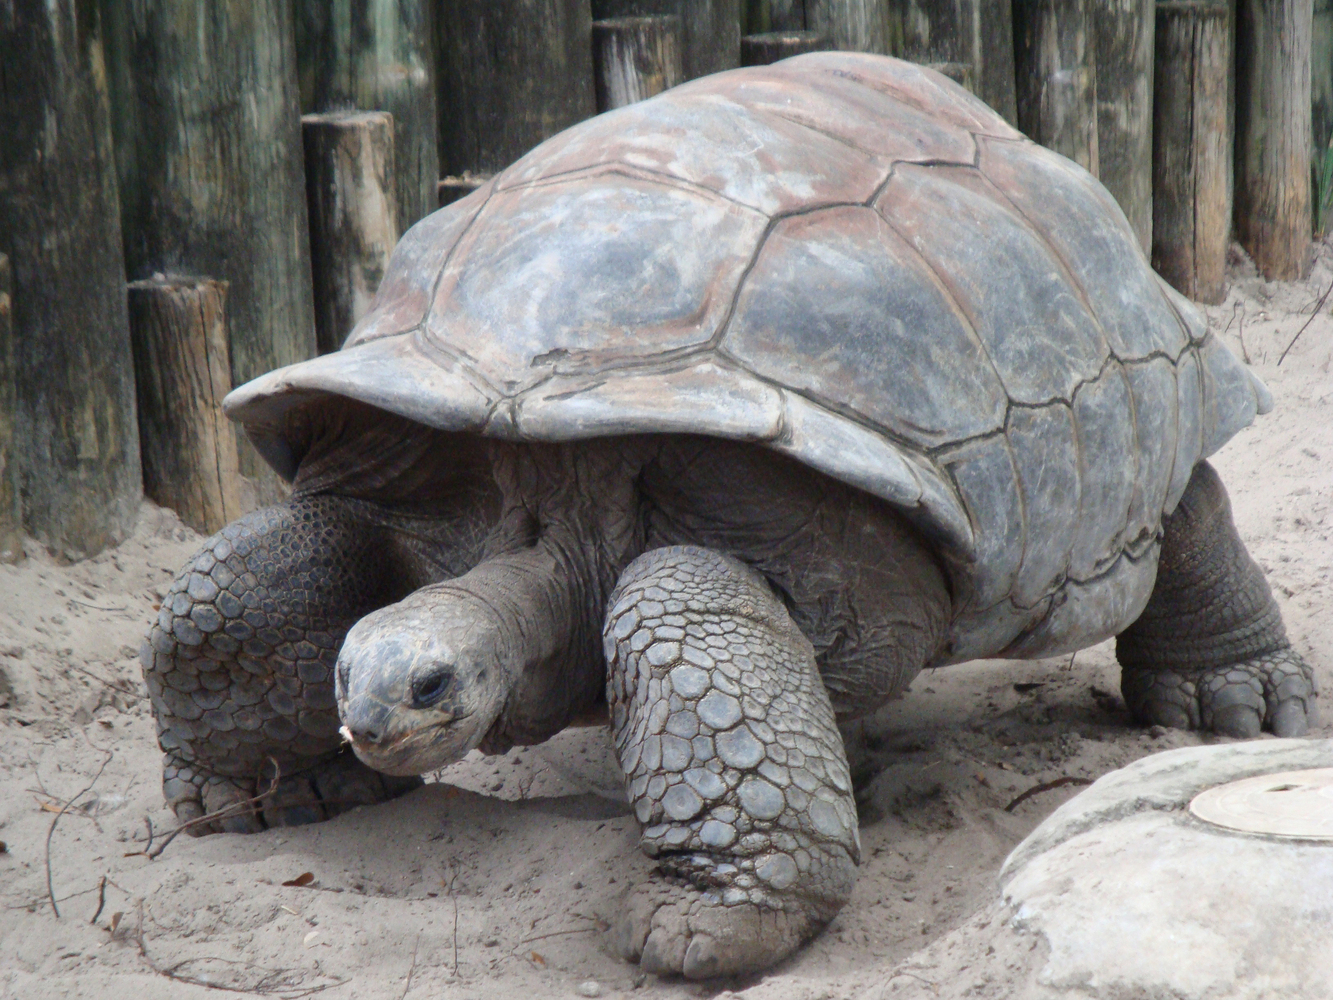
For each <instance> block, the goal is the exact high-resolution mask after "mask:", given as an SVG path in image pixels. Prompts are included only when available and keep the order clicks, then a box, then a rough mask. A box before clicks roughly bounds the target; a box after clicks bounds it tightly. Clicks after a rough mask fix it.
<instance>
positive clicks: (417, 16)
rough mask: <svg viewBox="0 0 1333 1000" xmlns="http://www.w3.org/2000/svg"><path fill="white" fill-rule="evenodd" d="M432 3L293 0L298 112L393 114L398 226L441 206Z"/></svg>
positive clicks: (401, 228)
mask: <svg viewBox="0 0 1333 1000" xmlns="http://www.w3.org/2000/svg"><path fill="white" fill-rule="evenodd" d="M433 7H434V5H433V3H432V2H431V0H296V3H295V15H296V60H297V69H298V79H299V80H300V85H301V110H302V112H304V113H307V114H310V113H315V112H321V111H352V110H359V111H387V112H389V113H390V114H391V115H393V145H394V151H393V163H394V178H395V181H394V191H395V195H396V199H397V203H398V220H397V227H398V231H399V232H400V233H403V232H406V231H407V229H408V227H409V226H411V225H412V223H414V222H416V221H417V220H418V219H420V218H421V217H422V216H425V215H429V214H430V213H431V212H433V211H435V208H436V192H435V184H436V182H437V181H438V180H439V177H440V161H439V137H438V135H437V132H436V130H437V129H438V127H439V125H438V122H437V121H436V113H435V41H434V39H435V30H434V21H435V19H434V15H433Z"/></svg>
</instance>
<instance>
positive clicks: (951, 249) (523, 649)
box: [143, 53, 1315, 977]
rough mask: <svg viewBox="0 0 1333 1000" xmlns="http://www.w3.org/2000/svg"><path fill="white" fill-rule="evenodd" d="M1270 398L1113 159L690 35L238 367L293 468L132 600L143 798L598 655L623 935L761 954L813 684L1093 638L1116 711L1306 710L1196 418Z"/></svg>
mask: <svg viewBox="0 0 1333 1000" xmlns="http://www.w3.org/2000/svg"><path fill="white" fill-rule="evenodd" d="M1270 405H1271V400H1270V397H1269V395H1268V393H1267V390H1266V389H1264V387H1263V386H1262V384H1260V383H1259V382H1258V381H1257V380H1256V379H1254V378H1253V377H1252V376H1251V375H1250V374H1249V373H1248V372H1247V370H1246V369H1245V368H1244V367H1242V366H1241V365H1240V364H1239V363H1238V362H1237V361H1236V359H1235V358H1234V357H1233V356H1232V355H1231V354H1230V353H1229V352H1228V351H1227V349H1226V348H1225V347H1224V346H1223V345H1222V344H1221V343H1220V342H1219V341H1218V338H1217V337H1216V336H1215V335H1213V334H1210V333H1209V331H1208V327H1207V325H1206V323H1205V322H1204V320H1203V319H1202V317H1201V316H1200V314H1199V313H1198V312H1197V311H1196V310H1195V308H1194V307H1193V306H1191V305H1190V303H1188V302H1187V301H1185V300H1184V299H1182V298H1181V297H1180V296H1179V295H1177V294H1176V293H1175V292H1173V291H1172V290H1171V289H1170V288H1168V287H1167V286H1166V285H1165V284H1163V283H1162V282H1161V281H1160V280H1159V279H1158V278H1157V277H1156V276H1155V275H1154V274H1153V273H1152V271H1151V270H1150V269H1149V267H1148V265H1147V263H1146V262H1145V260H1144V257H1143V254H1142V252H1141V251H1140V249H1139V247H1138V245H1137V243H1136V241H1135V238H1134V235H1133V233H1132V232H1131V231H1130V229H1129V227H1128V225H1127V224H1126V222H1125V219H1124V216H1123V215H1122V213H1121V211H1120V209H1119V208H1117V207H1116V204H1115V202H1114V201H1113V200H1112V199H1111V197H1110V196H1109V195H1108V194H1107V192H1106V191H1105V190H1104V189H1103V188H1102V187H1101V186H1100V185H1099V184H1098V183H1097V182H1096V181H1095V180H1094V179H1093V178H1092V177H1091V176H1090V175H1089V174H1087V173H1086V172H1084V171H1083V170H1082V169H1080V168H1079V167H1077V166H1075V165H1074V164H1072V163H1070V162H1069V161H1067V160H1064V159H1062V158H1061V157H1059V156H1057V155H1055V154H1053V153H1051V152H1049V151H1047V150H1045V149H1042V148H1041V147H1039V146H1036V145H1034V144H1033V143H1031V142H1029V141H1027V140H1026V139H1024V138H1023V136H1021V135H1019V134H1018V133H1017V132H1015V131H1014V130H1013V129H1012V128H1010V127H1009V126H1008V125H1006V124H1005V123H1004V121H1002V120H1001V119H1000V118H999V117H998V116H997V115H996V114H994V113H993V112H992V111H991V110H990V109H988V108H987V107H986V106H985V105H983V104H981V103H980V102H979V101H977V100H975V99H974V98H973V97H971V96H970V95H969V94H968V93H966V92H965V91H964V90H962V89H961V88H959V87H957V86H956V85H954V84H953V83H951V82H949V81H948V80H946V79H945V78H943V77H942V76H939V75H937V74H935V73H933V72H931V71H929V70H926V69H923V68H920V67H917V66H913V65H910V64H908V63H904V62H898V61H895V60H892V59H888V58H883V57H878V56H869V55H859V54H851V53H819V54H812V55H806V56H801V57H799V58H795V59H791V60H788V61H785V62H782V63H779V64H777V65H774V66H770V67H764V68H752V69H744V70H738V71H734V72H728V73H723V74H720V75H717V76H712V77H707V78H705V79H700V80H696V81H694V82H692V83H689V84H686V85H684V86H681V87H677V88H675V89H674V90H671V91H669V92H667V93H665V94H663V95H661V96H658V97H656V98H654V99H652V100H650V101H646V102H643V103H641V104H636V105H633V106H631V107H627V108H623V109H620V110H617V111H614V112H611V113H609V114H605V115H601V116H599V117H597V118H594V119H592V120H590V121H586V122H584V123H582V124H580V125H578V126H575V127H574V128H571V129H569V130H568V131H566V132H563V133H561V134H559V135H557V136H555V137H554V138H552V139H550V140H549V141H547V142H545V143H544V144H543V145H541V146H539V147H538V148H536V149H535V150H533V151H532V152H531V153H529V154H528V155H526V156H524V157H523V158H522V159H520V160H519V161H517V162H516V163H514V164H513V165H512V166H511V167H509V168H508V169H507V170H505V171H503V172H502V173H500V174H499V175H498V176H496V177H495V178H494V179H493V180H491V181H490V182H488V183H487V184H486V185H485V186H483V187H482V188H480V189H479V190H478V191H476V192H475V193H474V194H472V195H471V196H469V197H467V198H465V199H463V200H462V201H460V202H457V203H456V204H454V205H451V206H449V207H448V208H445V209H443V210H441V211H439V212H437V213H435V214H434V215H432V216H430V217H429V218H427V219H425V220H424V221H422V222H421V223H419V224H418V225H416V226H415V227H413V228H412V229H411V230H410V231H409V232H408V233H407V235H406V236H404V237H403V239H402V242H401V243H400V244H399V245H398V248H397V249H396V250H395V252H394V254H393V258H392V261H391V263H390V265H389V269H388V273H387V274H386V275H385V277H384V281H383V284H382V287H381V289H380V291H379V295H378V298H377V300H376V302H375V305H374V307H373V309H372V310H371V312H370V313H369V314H368V315H367V316H366V317H365V318H364V319H363V320H362V321H361V322H360V323H359V324H358V325H357V327H356V329H355V330H354V331H353V332H352V334H351V336H350V337H349V339H348V341H347V343H346V345H345V346H344V347H343V349H342V350H341V351H338V352H336V353H333V354H330V355H326V356H324V357H320V358H317V359H314V360H311V361H307V362H304V363H301V364H298V365H294V366H291V367H288V368H284V369H281V370H279V371H275V372H272V373H271V374H269V375H266V376H264V377H262V378H259V379H257V380H255V381H253V382H251V383H249V384H248V385H245V386H242V387H241V388H239V389H237V390H236V391H235V392H233V393H232V395H231V396H230V397H229V399H228V401H227V410H228V412H229V414H230V415H231V416H232V417H233V418H235V419H237V420H239V421H240V422H241V423H242V424H243V425H244V426H245V430H246V432H247V434H248V435H249V438H250V440H251V441H253V442H254V444H255V445H256V446H257V447H258V449H259V450H260V452H261V453H262V454H263V455H264V456H265V457H266V458H267V460H268V461H269V462H270V463H271V464H272V465H273V466H274V468H275V469H276V470H277V471H278V472H279V473H281V474H282V475H283V476H285V477H286V478H288V479H289V480H290V481H291V483H292V493H291V498H290V499H289V500H288V501H287V502H285V503H282V504H279V505H277V506H275V507H270V508H268V509H266V510H260V511H257V512H255V513H252V514H249V515H247V516H246V517H243V518H241V519H240V520H239V521H236V522H235V523H234V524H232V525H230V526H228V527H227V528H225V529H224V530H223V531H221V532H220V533H219V534H217V535H215V536H214V537H213V538H211V539H209V540H208V542H207V543H206V544H205V546H204V548H203V550H202V552H201V553H200V554H199V555H198V556H197V557H196V558H195V559H194V560H193V561H192V562H191V563H190V564H189V565H188V566H186V567H185V569H184V570H183V571H182V572H181V575H180V576H179V578H178V579H177V580H176V582H175V584H174V585H173V587H172V589H171V592H170V594H169V595H168V597H167V598H166V600H165V601H164V602H163V606H162V610H161V615H160V617H159V619H158V622H157V624H156V625H154V626H153V627H152V630H151V632H150V634H149V637H148V639H147V642H146V644H145V647H144V653H143V664H144V671H145V676H146V679H147V683H148V687H149V690H150V691H151V694H152V702H153V708H154V711H155V713H156V716H157V724H158V733H159V740H160V742H161V746H162V749H163V750H164V751H165V753H166V762H165V778H164V782H163V785H164V790H165V794H166V798H167V801H168V802H169V803H170V804H171V805H172V806H173V807H174V809H175V811H176V814H177V816H178V817H180V818H181V819H182V820H186V819H193V818H199V817H204V816H205V815H206V814H209V813H213V812H215V811H217V810H224V812H223V813H222V815H221V816H220V817H217V818H216V819H213V820H209V821H207V822H204V823H200V824H197V826H196V828H195V832H200V831H202V830H240V831H246V830H258V829H262V828H264V827H265V826H274V825H281V824H295V823H304V822H311V821H315V820H319V819H323V818H325V817H326V816H330V815H333V814H335V813H337V812H339V811H340V810H343V809H346V808H348V807H350V806H351V805H354V804H358V803H368V802H374V801H379V800H382V799H385V798H388V797H390V796H392V795H394V794H397V793H399V792H400V791H402V790H403V789H405V788H407V787H412V785H413V784H414V783H415V782H416V781H418V780H419V779H418V778H416V777H414V776H417V775H420V774H422V773H424V772H427V771H430V770H432V769H435V768H438V767H440V766H442V765H444V764H447V763H449V762H451V761H455V760H458V759H459V758H460V757H462V756H463V755H464V754H466V753H467V752H468V751H469V750H472V749H473V748H480V749H481V750H483V751H485V752H488V753H501V752H503V751H505V750H506V749H507V748H509V747H510V746H512V745H514V744H531V743H536V742H539V741H542V740H545V739H547V738H549V737H550V736H551V735H552V734H554V733H556V732H558V731H559V730H561V729H562V728H563V727H565V726H566V725H567V724H569V723H570V722H571V720H572V719H574V718H575V717H577V716H579V715H580V714H581V713H585V712H587V711H589V710H590V709H593V708H595V707H596V706H597V705H599V704H600V703H602V702H603V700H605V703H606V704H607V705H608V706H609V711H610V717H611V726H612V730H613V735H614V740H615V744H616V749H617V752H618V755H619V761H620V764H621V766H622V768H623V770H624V773H625V782H626V789H627V793H628V798H629V801H630V803H631V804H632V806H633V808H634V811H635V813H636V814H637V816H638V819H639V821H640V822H641V823H642V826H643V833H642V845H643V848H644V850H645V851H646V852H648V854H649V855H651V856H653V857H655V858H656V859H657V861H658V868H657V869H656V874H655V875H654V876H653V880H652V881H651V882H650V883H648V884H646V885H642V886H639V887H637V888H636V889H635V890H634V893H633V895H632V896H631V898H630V900H629V903H628V905H627V908H626V912H627V914H628V918H627V922H626V924H625V928H624V933H623V937H622V944H623V947H624V949H625V951H626V953H627V954H628V955H629V957H631V958H633V959H637V960H638V961H640V962H641V964H642V965H643V967H645V968H647V969H650V970H653V971H658V972H677V973H683V974H684V975H686V976H690V977H703V976H709V975H714V974H719V973H734V972H739V971H745V970H753V969H758V968H762V967H764V966H766V965H769V964H771V963H773V962H775V961H777V960H778V959H780V958H781V957H782V956H784V955H786V954H788V953H790V952H791V951H792V950H793V949H794V948H796V947H797V946H798V945H799V944H800V943H801V942H802V941H803V940H804V939H806V938H808V937H809V936H810V935H811V934H813V933H814V932H816V931H817V930H818V929H819V928H820V927H821V926H822V925H823V924H824V923H826V922H827V921H828V920H829V919H830V918H831V917H832V916H833V915H834V914H835V913H836V912H837V911H838V909H839V907H841V906H842V905H843V903H844V902H845V901H846V900H847V898H848V895H849V893H850V891H851V888H852V882H853V876H854V872H855V869H856V865H857V863H858V856H859V844H858V836H857V818H856V808H855V805H854V803H853V799H852V794H851V793H852V790H851V786H850V782H849V778H848V768H847V762H846V757H845V753H844V748H843V746H842V742H841V739H840V736H839V730H838V728H837V723H838V722H839V721H841V720H847V719H852V718H855V717H856V716H860V715H863V714H865V713H867V712H872V711H874V710H875V709H876V708H877V707H879V706H880V705H883V704H884V703H885V702H886V701H887V700H888V699H890V698H892V697H894V696H895V695H896V694H898V693H900V692H902V691H903V690H904V689H905V688H906V687H907V685H908V684H909V683H910V682H911V680H912V678H913V677H914V676H915V675H916V674H917V673H918V671H920V670H921V669H922V668H924V667H938V666H942V665H945V664H951V663H958V662H961V661H964V660H969V659H973V658H976V657H991V656H1002V657H1042V656H1051V655H1054V654H1057V653H1062V652H1068V651H1070V650H1076V649H1079V648H1081V647H1084V646H1087V645H1089V644H1092V643H1096V642H1099V641H1101V640H1103V639H1105V638H1107V637H1110V636H1117V637H1118V638H1117V647H1116V648H1117V655H1118V657H1119V659H1120V662H1121V664H1122V666H1123V669H1124V679H1123V690H1124V695H1125V699H1126V701H1127V703H1128V705H1129V707H1130V709H1131V710H1132V712H1133V715H1134V717H1135V718H1136V719H1137V720H1138V721H1140V722H1141V723H1159V724H1163V725H1167V726H1179V727H1197V728H1204V729H1211V730H1214V731H1216V732H1220V733H1225V734H1229V735H1237V736H1253V735H1257V734H1258V733H1259V731H1260V729H1261V728H1267V729H1271V730H1272V731H1273V732H1276V733H1278V734H1281V735H1292V734H1299V733H1301V732H1302V731H1304V730H1305V728H1306V726H1307V724H1308V722H1309V720H1310V719H1311V717H1312V714H1313V711H1314V708H1315V689H1314V683H1313V679H1312V675H1311V672H1310V670H1309V669H1308V667H1307V666H1306V665H1305V664H1304V663H1303V662H1302V660H1301V658H1300V656H1299V655H1297V654H1296V653H1295V652H1294V651H1293V650H1292V648H1291V646H1290V644H1289V643H1288V641H1287V638H1286V635H1285V632H1284V630H1283V626H1282V623H1281V619H1280V617H1279V613H1278V609H1277V606H1276V604H1275V603H1274V601H1273V599H1272V597H1271V595H1270V593H1269V590H1268V586H1267V585H1266V583H1265V582H1264V580H1263V578H1262V576H1261V574H1260V571H1259V570H1258V569H1257V567H1256V566H1255V564H1254V563H1253V562H1252V561H1251V560H1250V558H1249V556H1248V555H1247V554H1246V552H1245V549H1244V547H1243V546H1242V544H1241V542H1240V540H1239V539H1238V537H1237V535H1236V532H1235V529H1234V528H1233V527H1232V523H1231V517H1230V513H1229V507H1228V503H1227V498H1226V494H1225V491H1224V490H1223V487H1222V485H1221V483H1220V481H1219V479H1218V477H1217V475H1216V474H1215V473H1214V472H1213V471H1212V469H1211V468H1210V467H1209V465H1208V464H1207V463H1206V462H1205V461H1204V460H1205V458H1206V457H1207V456H1208V455H1209V454H1210V453H1212V452H1213V451H1215V450H1216V449H1217V448H1218V447H1220V446H1221V445H1222V444H1223V442H1225V441H1226V440H1227V439H1228V438H1229V437H1231V436H1232V435H1233V434H1235V433H1236V432H1237V431H1238V430H1240V429H1241V428H1243V427H1245V426H1246V425H1247V424H1249V423H1250V421H1251V420H1252V419H1253V417H1254V415H1255V414H1256V412H1263V411H1265V410H1266V409H1267V408H1268V407H1269V406H1270ZM265 789H270V792H269V794H268V795H266V796H265V797H264V798H263V800H262V801H261V802H260V803H259V804H258V806H256V807H253V808H248V809H247V808H237V805H238V804H240V805H242V806H243V805H244V803H245V801H246V800H247V799H249V798H250V797H252V796H255V795H256V793H257V792H263V791H264V790H265Z"/></svg>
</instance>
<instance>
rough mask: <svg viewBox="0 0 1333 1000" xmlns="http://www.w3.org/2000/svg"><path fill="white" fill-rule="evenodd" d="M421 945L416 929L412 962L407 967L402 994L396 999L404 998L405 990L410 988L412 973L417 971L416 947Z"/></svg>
mask: <svg viewBox="0 0 1333 1000" xmlns="http://www.w3.org/2000/svg"><path fill="white" fill-rule="evenodd" d="M420 947H421V932H420V931H417V940H416V943H415V944H413V945H412V964H411V965H409V966H408V967H407V981H406V982H405V983H403V995H402V996H400V997H399V998H398V1000H406V997H407V991H408V990H410V989H411V988H412V974H413V973H414V972H416V971H417V949H418V948H420Z"/></svg>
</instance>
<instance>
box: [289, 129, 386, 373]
mask: <svg viewBox="0 0 1333 1000" xmlns="http://www.w3.org/2000/svg"><path fill="white" fill-rule="evenodd" d="M301 131H302V134H303V135H304V137H305V176H306V206H307V211H308V214H309V216H310V269H311V271H312V273H313V277H314V287H315V336H316V340H317V342H318V345H319V353H320V354H328V353H329V352H331V351H336V350H338V348H340V347H342V345H343V341H344V340H346V339H347V335H348V334H349V333H351V332H352V327H353V326H355V325H356V321H357V320H359V319H360V318H361V317H362V316H364V315H365V314H366V312H367V310H369V309H370V303H371V301H372V300H373V299H374V298H375V292H376V291H378V290H379V287H380V280H381V279H382V278H383V277H384V269H385V268H386V267H387V266H388V264H389V254H391V253H392V252H393V247H394V244H395V243H397V242H398V227H397V218H398V212H397V208H396V206H395V204H394V201H395V197H394V169H393V166H394V164H393V153H394V121H393V115H391V114H389V113H388V112H385V111H331V112H329V113H328V114H322V115H304V116H302V118H301Z"/></svg>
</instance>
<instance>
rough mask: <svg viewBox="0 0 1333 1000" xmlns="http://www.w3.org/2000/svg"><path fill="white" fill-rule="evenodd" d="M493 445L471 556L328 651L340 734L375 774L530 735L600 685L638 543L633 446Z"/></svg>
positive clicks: (639, 449) (530, 739)
mask: <svg viewBox="0 0 1333 1000" xmlns="http://www.w3.org/2000/svg"><path fill="white" fill-rule="evenodd" d="M490 449H491V467H492V473H493V475H494V477H495V482H496V484H497V485H498V486H499V489H500V493H501V496H502V506H501V511H500V515H499V519H498V522H497V523H496V524H495V526H494V528H493V529H492V530H491V532H490V535H489V537H488V538H487V541H486V545H485V548H484V551H483V553H482V560H481V562H479V563H478V564H477V565H475V566H474V567H473V568H472V569H471V570H469V571H468V572H467V573H464V574H463V575H462V576H459V577H456V578H454V579H451V580H447V581H444V582H440V583H435V584H432V585H429V586H426V587H423V588H421V589H420V590H417V591H416V592H414V593H413V594H411V595H410V596H409V597H408V598H406V599H405V600H403V601H401V602H399V603H398V604H395V605H391V606H389V607H387V608H383V609H381V610H380V611H376V612H373V613H372V614H370V615H367V616H366V617H365V618H363V619H361V621H360V622H358V623H357V624H356V626H354V627H353V629H352V630H351V631H350V632H349V633H348V635H347V638H346V640H345V642H344V644H343V650H342V653H341V654H340V656H339V660H338V670H337V681H338V703H339V712H340V714H341V715H342V717H343V722H344V735H345V736H347V737H348V738H350V739H351V742H352V746H353V749H354V751H355V752H356V754H357V756H359V757H360V758H361V759H362V760H363V761H365V762H366V763H367V764H369V765H370V766H372V767H374V768H376V769H378V770H381V771H384V772H386V773H390V774H421V773H423V772H425V771H429V770H433V769H435V768H438V767H442V766H444V765H446V764H449V763H452V762H453V761H455V760H458V759H459V758H461V757H462V756H463V755H464V754H466V753H467V752H468V751H469V750H471V749H473V748H478V747H479V748H480V749H482V750H483V751H485V752H487V753H501V752H503V751H505V750H507V749H508V748H509V747H510V746H513V745H514V744H523V743H537V742H541V741H542V740H545V739H547V738H549V737H550V736H552V735H554V734H555V733H556V732H559V731H560V730H561V729H562V728H564V727H565V726H566V725H567V724H568V723H569V722H570V720H571V719H572V718H573V717H574V716H575V715H577V714H578V713H579V712H580V711H583V710H585V709H586V708H588V707H589V706H591V705H592V704H594V703H595V702H596V701H597V700H598V699H599V698H600V697H601V694H602V688H603V686H604V683H605V665H604V661H603V657H602V650H601V624H602V623H601V614H602V609H603V606H604V605H605V602H606V599H607V596H608V595H609V594H610V592H611V589H612V588H613V587H614V585H615V581H616V579H617V577H618V576H619V574H620V572H621V570H623V569H624V567H625V566H626V565H627V564H628V563H629V561H630V560H632V559H633V558H634V557H635V556H636V555H637V554H638V553H639V552H640V551H641V550H642V547H643V539H642V532H641V528H640V521H641V519H640V517H639V512H638V499H637V496H636V490H635V486H634V484H635V481H636V479H637V476H638V472H639V469H640V468H641V466H642V463H643V460H644V451H645V449H644V445H643V443H642V442H640V441H636V440H635V439H608V440H603V441H592V442H581V443H572V444H561V445H539V444H510V443H503V442H501V443H494V444H491V445H490Z"/></svg>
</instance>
